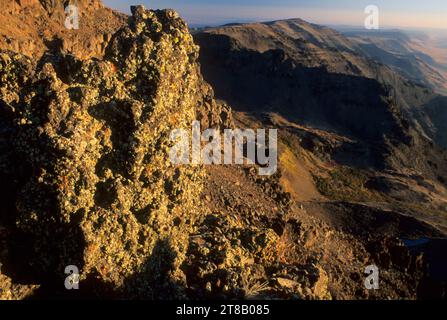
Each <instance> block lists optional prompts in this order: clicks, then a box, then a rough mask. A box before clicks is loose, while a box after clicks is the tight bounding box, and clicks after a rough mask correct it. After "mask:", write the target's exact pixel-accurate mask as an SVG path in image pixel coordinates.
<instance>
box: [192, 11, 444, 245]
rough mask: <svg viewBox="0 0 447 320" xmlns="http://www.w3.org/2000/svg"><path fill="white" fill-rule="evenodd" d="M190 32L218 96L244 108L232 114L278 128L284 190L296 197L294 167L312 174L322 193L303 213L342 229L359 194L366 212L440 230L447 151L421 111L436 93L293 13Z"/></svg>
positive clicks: (441, 102)
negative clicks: (277, 18)
mask: <svg viewBox="0 0 447 320" xmlns="http://www.w3.org/2000/svg"><path fill="white" fill-rule="evenodd" d="M194 37H195V39H196V41H197V42H198V43H199V45H200V46H201V57H200V62H201V66H202V72H203V74H204V77H205V79H206V80H207V81H209V82H210V83H211V84H212V86H213V87H214V89H215V92H216V96H217V98H219V99H222V100H224V101H227V102H228V103H230V104H231V105H232V106H233V107H234V109H235V110H237V111H242V112H243V113H236V119H239V117H245V116H246V114H251V115H252V116H254V117H255V119H257V120H254V121H257V122H259V123H262V124H259V125H269V126H273V127H276V128H280V135H281V140H282V141H283V143H284V148H283V151H282V166H281V168H282V169H283V172H286V176H285V179H284V180H283V185H284V186H285V188H286V190H288V191H289V192H291V194H295V199H296V200H298V201H299V198H300V196H299V195H297V194H299V192H300V187H299V186H296V185H297V183H296V182H295V183H294V180H296V179H300V178H302V177H303V176H306V174H304V175H303V172H308V174H307V176H309V175H310V176H312V177H313V180H314V181H313V182H314V186H315V188H316V189H317V190H318V191H319V192H320V193H321V195H322V196H323V198H321V197H318V196H314V197H313V200H312V198H311V199H307V201H304V202H303V206H304V207H305V208H306V207H309V213H310V214H313V215H315V214H318V216H319V217H320V218H321V217H323V218H324V219H325V220H326V221H327V222H328V223H331V221H334V219H335V220H337V219H342V220H343V221H344V222H343V224H344V225H345V226H346V228H347V229H348V230H350V229H351V228H352V226H350V223H354V222H353V221H352V220H349V219H352V215H353V214H354V213H356V211H357V212H358V211H365V208H366V207H363V205H365V204H366V206H367V208H372V209H368V210H372V211H370V212H375V213H373V216H376V215H381V214H379V213H380V212H382V213H383V212H384V211H385V212H395V213H396V214H397V215H398V216H401V217H411V218H412V219H414V218H416V219H417V220H418V221H420V222H422V223H428V224H430V225H431V226H432V227H435V228H439V230H442V232H441V233H438V236H439V235H440V234H443V233H444V235H445V232H446V231H447V228H446V227H447V223H446V222H447V220H446V218H447V217H446V215H447V212H446V209H447V190H446V180H445V179H446V177H447V171H446V170H445V163H446V161H447V156H446V152H445V151H444V150H443V147H445V144H444V143H443V139H444V137H441V136H442V125H441V124H440V123H434V122H433V121H432V120H431V119H432V118H431V117H432V116H434V115H433V112H432V113H430V112H428V111H426V108H427V107H426V106H427V105H432V104H433V103H434V101H437V102H438V104H437V105H438V108H447V105H445V101H444V100H442V99H441V98H438V97H439V96H437V95H436V94H435V93H433V92H432V91H431V90H430V89H428V88H425V87H423V86H421V85H418V84H415V83H413V82H411V81H408V80H407V79H405V78H404V77H402V76H400V75H398V74H397V73H395V72H393V71H392V70H391V69H390V68H389V67H387V66H385V65H382V64H378V63H376V62H375V61H373V60H371V59H369V58H368V57H367V56H365V55H363V54H362V52H361V50H359V47H358V45H357V44H355V43H353V42H351V41H349V40H348V39H346V38H344V37H343V36H342V35H340V34H339V33H338V32H336V31H333V30H331V29H328V28H325V27H320V26H316V25H312V24H309V23H306V22H304V21H302V20H299V19H293V20H286V21H275V22H269V23H256V24H243V25H228V26H223V27H218V28H214V29H207V30H205V31H203V32H198V33H196V34H195V35H194ZM436 126H439V129H438V128H437V127H436ZM290 159H294V160H290ZM296 163H298V166H299V170H297V168H296V165H294V164H296ZM292 168H293V169H292ZM296 172H301V174H299V175H298V174H296ZM306 183H307V184H309V181H308V180H307V181H306ZM309 189H313V187H309ZM301 191H302V190H301ZM304 192H306V191H304ZM304 200H306V199H305V198H304ZM308 200H311V201H310V203H308ZM315 200H318V201H315ZM327 201H342V202H341V203H339V204H338V206H339V207H340V208H344V209H341V210H337V211H335V212H334V211H333V209H332V207H328V206H327V205H325V202H327ZM319 202H320V203H319ZM353 203H354V204H355V205H353ZM359 203H362V206H360V207H359V206H358V204H359ZM315 208H318V209H315ZM343 211H344V213H342V212H343ZM311 212H313V213H311ZM343 215H347V216H348V217H350V218H349V219H348V220H346V218H343ZM360 216H361V215H360ZM376 217H377V216H376ZM377 219H379V218H377ZM379 220H382V219H381V218H380V219H379ZM382 222H383V221H382ZM383 223H384V225H386V223H385V222H383ZM385 229H386V228H385ZM385 229H384V230H385ZM416 229H418V227H416ZM414 231H416V230H414ZM419 231H421V233H420V234H419V235H420V236H421V235H422V234H424V233H425V231H422V229H420V230H419ZM401 232H402V230H401V229H400V231H399V228H397V229H396V230H395V231H390V230H389V233H390V234H392V235H395V236H399V235H400V236H402V235H401ZM354 233H355V232H354ZM386 233H387V232H385V234H386ZM435 233H436V232H435ZM426 236H427V237H430V236H429V235H426Z"/></svg>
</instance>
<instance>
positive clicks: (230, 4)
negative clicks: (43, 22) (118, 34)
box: [103, 0, 447, 29]
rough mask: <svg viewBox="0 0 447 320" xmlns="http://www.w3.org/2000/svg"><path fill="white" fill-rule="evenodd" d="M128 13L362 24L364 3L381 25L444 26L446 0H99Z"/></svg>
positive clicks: (208, 20) (201, 20)
mask: <svg viewBox="0 0 447 320" xmlns="http://www.w3.org/2000/svg"><path fill="white" fill-rule="evenodd" d="M103 1H104V3H105V4H106V5H108V6H110V7H112V8H115V9H118V10H120V11H123V12H127V13H128V12H129V7H130V5H132V4H143V5H145V6H146V7H147V8H156V9H163V8H173V9H176V10H177V11H178V12H179V13H180V15H181V16H182V17H183V18H185V19H186V20H187V21H188V22H189V23H190V24H202V25H203V24H210V25H217V24H223V23H228V22H237V21H239V22H246V21H266V20H278V19H287V18H302V19H304V20H307V21H309V22H314V23H319V24H335V25H353V26H363V24H364V20H365V17H366V14H365V13H364V10H365V8H366V6H368V5H376V6H378V7H379V9H380V24H381V26H383V27H401V28H402V27H409V28H440V29H447V0H336V1H335V0H245V1H243V0H240V1H237V0H226V1H219V0H153V1H151V0H103Z"/></svg>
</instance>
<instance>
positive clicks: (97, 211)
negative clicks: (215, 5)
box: [0, 7, 230, 298]
mask: <svg viewBox="0 0 447 320" xmlns="http://www.w3.org/2000/svg"><path fill="white" fill-rule="evenodd" d="M197 56H198V48H197V47H196V46H195V45H194V43H193V41H192V37H191V35H190V34H189V32H188V29H187V26H186V24H185V23H184V22H183V21H182V20H181V19H180V18H179V17H178V16H177V14H176V13H175V12H173V11H169V10H168V11H147V10H145V9H144V8H143V7H136V8H133V16H132V18H131V21H130V24H129V26H128V27H125V28H123V29H121V30H120V31H118V32H117V33H116V34H115V35H114V36H113V38H112V39H111V41H110V43H109V45H108V47H107V50H106V53H105V56H104V59H103V60H86V61H82V60H79V59H78V58H76V57H75V56H73V55H68V54H63V53H49V54H47V55H45V56H44V57H43V58H42V59H41V60H40V61H39V62H38V63H35V62H33V61H31V60H30V59H27V58H25V57H23V56H22V55H19V54H13V53H10V52H3V53H2V54H1V56H0V57H1V58H0V63H1V65H2V68H1V69H0V70H1V71H0V72H1V79H2V82H1V85H0V88H1V89H0V90H1V94H2V95H1V103H2V105H1V107H2V108H1V112H2V113H3V114H5V115H7V117H2V138H3V139H2V145H1V147H2V150H9V151H10V152H9V153H8V154H6V153H5V154H4V153H2V161H1V169H2V177H5V178H6V179H5V180H3V181H2V190H6V189H8V188H10V184H12V185H13V186H14V187H13V189H14V190H16V193H15V194H14V195H13V197H9V199H2V200H4V201H6V202H8V203H9V206H8V208H9V209H10V210H12V211H16V212H8V213H7V215H8V217H9V218H10V217H12V216H15V217H16V218H15V223H16V225H17V228H18V230H17V232H19V233H21V234H23V235H26V236H27V237H29V240H30V242H29V245H30V247H29V252H28V263H29V264H30V266H31V269H32V271H33V273H35V274H36V275H37V277H39V278H46V277H48V276H49V275H58V276H59V277H62V278H63V277H64V268H65V267H66V266H67V265H76V266H78V268H79V269H80V270H81V279H86V278H88V277H95V278H97V279H100V280H101V282H105V283H110V284H111V285H112V286H113V288H115V289H122V290H124V291H126V292H127V291H129V292H128V294H129V295H132V294H138V296H140V297H142V296H147V297H152V295H154V294H157V296H158V294H160V293H163V294H164V295H165V296H167V297H170V298H173V297H178V296H181V294H182V293H181V291H179V290H180V289H179V290H177V289H176V288H180V287H181V284H182V281H183V278H184V277H183V276H182V272H181V271H180V270H179V266H180V265H181V263H182V261H183V260H184V258H185V253H186V250H187V249H188V242H189V235H190V234H191V233H192V232H193V230H194V228H193V226H194V224H195V222H196V220H197V219H199V218H200V216H201V208H200V203H199V202H198V201H197V199H198V198H199V194H200V192H201V190H202V176H203V174H202V169H201V168H200V167H197V166H196V167H176V166H174V165H171V164H170V162H169V158H168V150H169V147H170V146H171V145H172V141H171V140H170V132H171V131H172V130H173V129H177V128H180V129H181V128H189V126H190V124H191V122H192V121H193V120H194V119H196V117H197V114H200V117H201V119H202V123H204V125H207V126H218V125H219V124H220V123H219V122H220V120H219V119H220V112H218V111H219V106H217V105H216V103H215V102H214V101H213V96H212V95H213V93H212V90H211V89H210V88H209V86H208V85H207V84H206V83H204V82H203V80H202V78H201V75H200V73H199V69H198V65H197V64H196V63H195V61H196V59H197ZM25 70H27V71H26V72H25ZM211 111H213V112H214V115H213V112H211ZM216 112H217V114H216ZM227 118H230V116H227ZM3 122H4V123H3ZM25 254H26V253H25V252H24V255H25ZM137 273H140V274H142V275H141V276H140V277H138V281H137V282H135V281H132V280H131V279H129V278H130V276H131V275H134V274H137ZM50 277H51V276H50ZM129 283H132V285H129ZM166 286H168V287H166ZM157 288H159V289H160V292H156V290H157ZM161 288H163V290H161ZM130 291H132V292H130ZM158 297H161V296H158Z"/></svg>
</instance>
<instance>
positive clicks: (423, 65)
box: [344, 30, 447, 94]
mask: <svg viewBox="0 0 447 320" xmlns="http://www.w3.org/2000/svg"><path fill="white" fill-rule="evenodd" d="M344 35H346V36H347V37H348V38H349V39H350V40H351V41H352V42H353V43H355V44H356V45H357V46H358V47H360V49H361V50H362V51H363V52H364V53H365V54H366V55H367V56H369V57H371V58H373V59H375V60H377V61H379V62H381V63H383V64H386V65H388V66H391V67H392V68H393V69H394V70H395V71H397V72H399V73H400V74H402V75H403V76H405V77H406V78H408V79H411V80H413V81H415V82H418V83H422V84H423V85H425V86H427V87H430V88H431V89H433V90H435V91H437V92H439V93H441V94H447V64H443V62H442V61H437V60H436V59H437V57H435V58H436V59H435V58H434V57H432V56H430V55H429V54H427V53H425V52H422V51H420V50H421V48H420V46H421V45H424V44H425V47H426V49H428V50H429V48H428V47H429V46H428V43H429V41H430V38H429V36H428V35H427V36H425V37H422V35H413V34H412V33H410V32H408V33H404V32H402V31H399V30H390V31H380V32H365V31H345V32H344ZM412 37H413V38H412ZM446 54H447V53H446Z"/></svg>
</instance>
